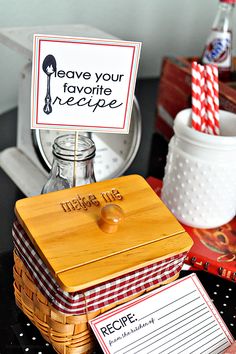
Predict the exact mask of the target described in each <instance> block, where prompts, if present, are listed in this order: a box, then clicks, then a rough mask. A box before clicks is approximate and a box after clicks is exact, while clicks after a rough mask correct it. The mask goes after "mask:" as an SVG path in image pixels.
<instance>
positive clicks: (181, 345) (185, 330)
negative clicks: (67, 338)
mask: <svg viewBox="0 0 236 354" xmlns="http://www.w3.org/2000/svg"><path fill="white" fill-rule="evenodd" d="M90 325H91V327H92V329H93V331H94V333H95V335H96V337H97V339H98V341H99V343H100V345H101V347H102V349H103V351H104V353H110V354H141V353H143V354H149V353H154V354H183V353H184V354H190V353H192V354H193V353H194V354H218V353H223V351H224V349H226V348H227V347H229V346H230V345H231V343H232V342H233V341H234V339H233V337H232V335H231V333H230V331H229V330H228V329H227V327H226V325H225V323H224V321H223V320H222V318H221V316H220V315H219V313H218V311H217V309H216V308H215V306H214V305H213V303H212V301H211V299H210V298H209V296H208V294H207V293H206V291H205V289H204V288H203V286H202V284H201V283H200V281H199V279H198V277H197V276H196V274H191V275H189V276H186V277H185V278H182V279H179V280H177V281H175V282H173V283H170V284H168V285H166V286H163V287H160V288H158V289H157V290H154V291H152V292H150V293H148V294H146V295H144V296H142V297H139V298H137V299H135V300H133V301H130V302H129V303H127V304H124V305H122V306H119V307H118V308H116V309H114V310H111V311H109V312H107V313H104V314H103V315H101V316H99V317H97V318H95V319H93V320H91V321H90Z"/></svg>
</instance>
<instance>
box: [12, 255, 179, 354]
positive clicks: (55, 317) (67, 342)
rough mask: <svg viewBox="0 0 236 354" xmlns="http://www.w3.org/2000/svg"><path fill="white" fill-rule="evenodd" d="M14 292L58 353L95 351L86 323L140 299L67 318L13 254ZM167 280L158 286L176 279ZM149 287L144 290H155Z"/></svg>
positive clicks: (127, 299)
mask: <svg viewBox="0 0 236 354" xmlns="http://www.w3.org/2000/svg"><path fill="white" fill-rule="evenodd" d="M14 261H15V265H14V280H15V281H14V290H15V299H16V304H17V305H18V306H19V308H20V309H21V310H22V311H23V312H24V314H25V315H26V316H27V317H28V318H29V319H30V320H31V321H32V323H33V324H34V325H35V326H36V327H37V328H38V329H39V331H40V332H41V334H42V336H43V337H44V339H45V340H46V341H48V342H49V343H51V344H52V346H53V348H54V349H55V351H56V352H57V353H60V354H79V353H80V354H88V353H91V352H92V351H93V349H94V339H93V335H92V333H91V330H90V327H89V324H88V321H89V320H90V319H92V318H95V317H96V316H98V315H99V314H101V313H103V312H105V311H108V310H110V309H112V308H114V307H116V306H117V305H120V304H121V303H124V302H127V301H129V300H132V299H134V298H135V297H138V296H140V295H141V294H142V293H143V292H142V293H138V294H136V295H135V296H134V295H133V296H131V297H128V298H126V299H125V300H122V301H120V302H116V303H113V304H112V305H109V306H106V307H105V308H103V309H101V310H98V311H94V312H90V313H87V314H85V315H80V316H77V315H66V314H64V313H62V312H59V311H57V310H56V309H55V308H53V307H52V306H51V304H50V303H49V302H48V300H47V299H46V298H45V297H44V296H43V295H42V293H41V292H40V291H39V290H38V288H37V286H36V285H35V283H34V281H33V279H32V277H31V276H30V274H29V272H28V270H27V269H26V267H25V266H24V264H23V262H22V261H21V259H20V258H19V257H18V256H17V254H16V253H15V252H14ZM178 275H179V274H176V275H175V276H174V277H172V278H170V279H168V280H167V281H165V282H162V283H159V284H158V285H157V286H155V287H158V286H160V285H164V284H167V283H169V282H171V281H173V280H175V279H176V278H177V277H178ZM155 287H152V288H149V289H148V290H147V291H150V290H152V289H154V288H155Z"/></svg>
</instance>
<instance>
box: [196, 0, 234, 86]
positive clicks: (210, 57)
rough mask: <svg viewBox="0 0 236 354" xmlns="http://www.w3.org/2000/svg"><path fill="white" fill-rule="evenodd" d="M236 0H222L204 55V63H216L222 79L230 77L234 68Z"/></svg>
mask: <svg viewBox="0 0 236 354" xmlns="http://www.w3.org/2000/svg"><path fill="white" fill-rule="evenodd" d="M235 2H236V0H220V2H219V7H218V11H217V14H216V17H215V20H214V22H213V25H212V30H211V33H210V35H209V37H208V38H207V41H206V47H205V49H204V52H203V55H202V63H203V64H216V65H217V66H218V70H219V78H220V80H223V81H226V80H229V79H230V73H231V70H232V22H233V12H234V11H233V10H234V4H235Z"/></svg>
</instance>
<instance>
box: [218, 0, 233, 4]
mask: <svg viewBox="0 0 236 354" xmlns="http://www.w3.org/2000/svg"><path fill="white" fill-rule="evenodd" d="M220 2H226V3H227V4H236V0H220Z"/></svg>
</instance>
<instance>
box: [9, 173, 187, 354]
mask: <svg viewBox="0 0 236 354" xmlns="http://www.w3.org/2000/svg"><path fill="white" fill-rule="evenodd" d="M15 212H16V216H17V221H16V223H15V225H14V227H13V236H14V244H15V266H14V278H15V283H14V287H15V297H16V302H17V304H18V306H19V307H20V308H21V309H22V310H23V311H24V313H25V314H26V315H27V316H28V317H29V318H30V319H31V321H32V322H33V323H34V324H35V325H36V326H37V327H38V328H39V330H40V332H41V333H42V335H43V336H44V338H45V339H46V340H47V341H49V342H50V343H51V344H52V345H53V347H54V349H55V350H56V351H57V352H58V353H90V352H91V351H92V349H93V345H94V344H93V337H92V335H91V333H90V328H89V325H88V320H89V319H91V318H94V317H96V316H98V315H99V314H100V313H102V312H104V311H107V310H108V309H111V308H112V307H114V306H117V305H119V304H121V303H124V302H126V301H129V300H130V299H133V298H134V297H137V296H139V295H141V294H142V293H144V292H145V291H149V290H151V289H153V288H155V287H157V286H159V285H161V284H165V283H168V282H170V281H172V280H174V279H176V278H177V277H178V275H179V271H180V270H181V267H182V264H183V261H184V259H185V257H186V254H187V252H188V250H189V249H190V248H191V246H192V240H191V238H190V237H189V236H188V234H187V233H186V232H185V230H184V229H183V227H182V226H181V225H180V224H179V222H178V221H177V220H176V219H175V217H174V216H173V215H172V214H171V213H170V212H169V210H168V209H167V208H166V207H165V206H164V204H163V203H162V201H161V200H160V199H159V198H158V197H157V196H156V194H155V192H154V191H153V190H152V189H151V187H150V186H149V185H148V183H147V182H146V181H145V180H144V179H143V178H142V177H140V176H137V175H131V176H125V177H120V178H116V179H113V180H108V181H104V182H99V183H94V184H90V185H85V186H81V187H75V188H71V189H66V190H63V191H59V192H53V193H49V194H44V195H40V196H36V197H31V198H25V199H22V200H19V201H17V203H16V206H15Z"/></svg>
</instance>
